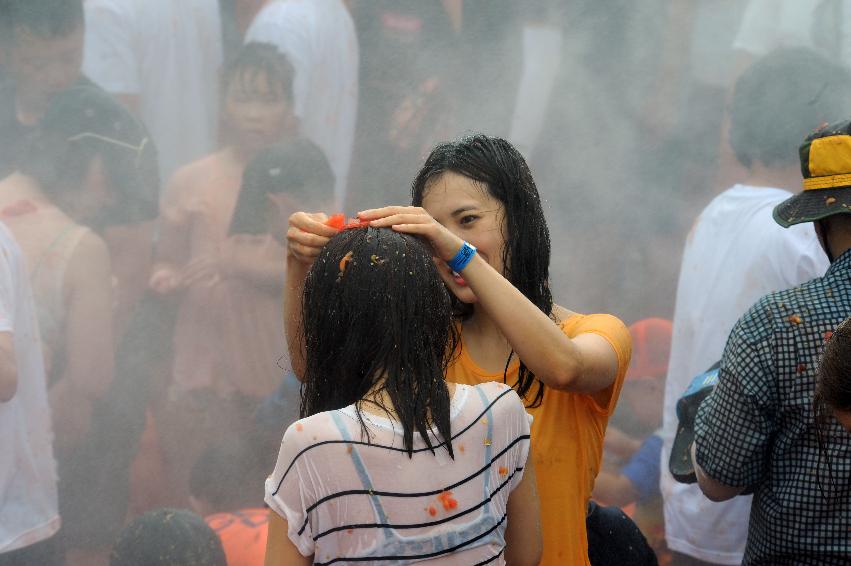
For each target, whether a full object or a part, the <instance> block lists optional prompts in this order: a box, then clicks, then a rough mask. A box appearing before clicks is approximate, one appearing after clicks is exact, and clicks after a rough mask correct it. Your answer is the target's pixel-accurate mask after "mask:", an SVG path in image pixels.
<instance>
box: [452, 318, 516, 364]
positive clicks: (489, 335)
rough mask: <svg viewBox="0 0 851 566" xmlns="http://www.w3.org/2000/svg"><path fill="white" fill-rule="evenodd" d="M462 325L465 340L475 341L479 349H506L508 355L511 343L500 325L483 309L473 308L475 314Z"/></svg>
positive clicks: (494, 350)
mask: <svg viewBox="0 0 851 566" xmlns="http://www.w3.org/2000/svg"><path fill="white" fill-rule="evenodd" d="M462 327H463V331H464V341H465V342H467V343H468V344H469V343H470V342H475V343H476V344H477V345H478V346H479V348H476V349H477V350H482V349H483V350H485V351H490V352H494V353H496V352H497V351H499V350H504V351H505V355H506V356H507V355H508V352H509V351H510V350H511V345H509V343H508V340H506V339H505V336H504V335H503V333H502V331H501V330H500V329H499V326H497V324H496V322H495V321H494V320H493V319H492V318H491V317H489V316H488V315H487V314H486V313H484V312H482V310H481V309H475V310H473V314H472V315H470V317H469V318H467V319H466V320H465V321H463V322H462Z"/></svg>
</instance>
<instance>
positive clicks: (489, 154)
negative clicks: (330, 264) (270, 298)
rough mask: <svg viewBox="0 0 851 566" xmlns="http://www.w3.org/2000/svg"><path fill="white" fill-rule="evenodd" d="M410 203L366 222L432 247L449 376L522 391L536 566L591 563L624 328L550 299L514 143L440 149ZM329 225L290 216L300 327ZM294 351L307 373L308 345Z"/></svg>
mask: <svg viewBox="0 0 851 566" xmlns="http://www.w3.org/2000/svg"><path fill="white" fill-rule="evenodd" d="M412 204H413V206H410V207H402V206H390V207H384V208H379V209H373V210H366V211H363V212H361V213H360V214H359V217H360V219H361V220H365V221H370V225H371V226H373V227H392V229H393V230H395V231H397V232H400V233H408V234H416V235H419V236H421V237H422V238H424V239H425V240H426V241H427V242H428V243H429V245H430V247H431V250H432V252H433V254H434V256H435V257H436V265H437V266H438V272H439V274H440V276H441V278H442V280H443V282H444V284H445V285H446V287H447V288H448V289H449V290H450V291H451V292H452V297H453V298H452V308H451V310H452V312H453V315H454V320H455V322H456V324H457V326H458V329H459V330H460V336H461V339H460V344H459V347H458V351H457V356H456V357H455V358H454V361H453V362H452V363H451V364H450V365H449V366H448V368H447V372H446V379H447V381H449V382H450V383H459V384H461V383H463V384H470V385H475V384H480V383H486V382H490V381H498V382H502V383H506V384H508V385H510V386H512V387H513V388H515V389H516V390H517V392H518V393H519V394H520V396H521V397H522V398H523V400H524V402H525V404H526V408H527V410H528V411H529V413H530V414H531V415H533V416H534V422H533V425H532V458H531V459H532V460H534V462H535V467H536V468H537V477H538V491H539V493H540V494H541V522H542V529H543V540H544V554H543V559H542V562H541V563H542V564H553V565H561V564H588V548H587V535H586V531H585V516H586V509H587V504H588V501H589V499H590V497H591V490H592V488H593V486H594V479H595V478H596V476H597V473H598V471H599V469H600V461H601V457H602V448H603V436H604V434H605V431H606V425H607V423H608V419H609V416H610V415H611V414H612V412H613V411H614V408H615V405H616V403H617V399H618V395H619V393H620V389H621V386H622V384H623V380H624V375H625V374H626V369H627V366H628V365H629V359H630V354H631V343H630V338H629V332H628V331H627V329H626V327H625V326H624V324H623V323H622V322H621V321H620V320H618V319H617V318H615V317H612V316H610V315H605V314H594V315H582V314H577V313H575V312H571V311H569V310H568V309H566V308H563V307H561V306H559V305H556V304H554V303H553V299H552V295H551V293H550V286H549V280H548V279H549V275H548V273H549V264H550V240H549V231H548V229H547V224H546V221H545V219H544V213H543V208H542V206H541V199H540V196H539V194H538V189H537V187H536V186H535V181H534V179H533V178H532V174H531V172H530V170H529V168H528V166H527V164H526V161H525V160H524V159H523V157H522V156H521V155H520V153H519V152H518V151H517V150H516V149H515V148H514V147H513V146H512V145H511V144H510V143H508V142H507V141H505V140H503V139H500V138H493V137H489V136H485V135H475V136H470V137H466V138H463V139H460V140H458V141H455V142H451V143H445V144H441V145H439V146H437V147H436V148H435V149H434V150H433V151H432V152H431V154H430V155H429V157H428V158H427V159H426V162H425V164H424V165H423V167H422V168H421V169H420V171H419V173H418V174H417V177H416V179H415V180H414V183H413V203H412ZM322 221H323V217H322V215H320V214H307V213H298V214H294V215H293V216H291V217H290V225H291V227H290V230H289V232H288V239H289V255H288V264H287V265H288V269H289V271H288V291H287V297H286V298H285V307H286V311H285V312H286V313H287V314H288V316H287V320H286V324H287V325H297V324H298V320H299V313H298V303H297V302H296V301H295V300H294V296H295V294H296V293H297V290H298V287H299V284H300V283H299V275H298V272H299V270H300V271H301V274H302V275H301V276H302V277H303V274H304V272H305V265H306V264H307V263H309V261H310V260H311V258H314V257H316V256H317V255H318V253H319V251H320V250H321V248H322V246H323V245H324V244H325V242H327V238H328V237H329V236H331V235H332V234H333V230H329V229H328V227H327V226H324V224H323V223H322ZM473 248H475V250H473ZM450 262H451V263H452V264H453V265H454V266H455V268H454V269H453V268H450V267H449V263H450ZM288 328H290V326H288ZM288 336H289V334H288ZM290 347H291V355H292V358H293V359H292V361H293V366H294V369H295V370H296V375H302V374H301V373H300V370H301V368H300V367H299V363H298V362H299V357H300V348H301V345H300V344H298V343H297V342H293V341H290Z"/></svg>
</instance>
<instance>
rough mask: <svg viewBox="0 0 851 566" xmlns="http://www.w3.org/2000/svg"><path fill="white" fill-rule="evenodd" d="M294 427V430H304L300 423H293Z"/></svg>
mask: <svg viewBox="0 0 851 566" xmlns="http://www.w3.org/2000/svg"><path fill="white" fill-rule="evenodd" d="M295 429H296V431H298V432H301V431H303V430H304V427H303V426H302V425H301V423H295Z"/></svg>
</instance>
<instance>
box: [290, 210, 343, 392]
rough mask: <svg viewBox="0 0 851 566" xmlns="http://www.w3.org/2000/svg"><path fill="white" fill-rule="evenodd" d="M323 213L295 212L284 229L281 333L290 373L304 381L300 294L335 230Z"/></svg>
mask: <svg viewBox="0 0 851 566" xmlns="http://www.w3.org/2000/svg"><path fill="white" fill-rule="evenodd" d="M327 219H328V217H327V216H326V215H325V214H322V213H314V214H310V213H307V212H296V213H295V214H293V215H292V216H290V221H289V224H290V226H289V229H288V230H287V278H286V284H285V287H284V330H285V331H286V334H287V349H288V351H289V353H290V363H291V364H292V370H293V373H295V375H296V377H297V378H298V379H299V380H300V381H302V380H304V355H305V353H304V343H303V341H302V338H301V320H302V319H301V305H302V303H301V295H302V291H303V290H304V279H305V278H306V277H307V273H308V271H310V266H311V265H313V262H314V260H315V259H316V257H317V256H318V255H319V253H320V252H321V251H322V247H323V246H324V245H325V244H326V243H328V240H330V239H331V237H332V236H334V234H336V233H337V231H336V230H335V229H334V228H331V227H329V226H326V225H325V224H324V222H325V221H326V220H327Z"/></svg>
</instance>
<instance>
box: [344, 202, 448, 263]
mask: <svg viewBox="0 0 851 566" xmlns="http://www.w3.org/2000/svg"><path fill="white" fill-rule="evenodd" d="M358 218H360V219H361V220H369V221H370V223H369V225H370V226H372V227H374V228H386V227H389V226H392V227H393V229H394V230H396V231H398V232H404V233H406V234H417V235H418V236H422V237H423V238H424V239H425V240H426V241H428V243H429V245H430V246H431V248H432V251H433V252H434V254H435V255H436V256H437V257H438V258H440V259H442V260H443V261H449V260H451V259H452V258H454V257H455V254H457V253H458V250H460V249H461V246H462V245H463V244H464V240H462V239H461V238H459V237H458V236H456V235H455V234H453V233H452V232H450V231H449V229H448V228H446V227H445V226H443V225H442V224H440V223H439V222H438V221H437V220H435V219H434V218H432V217H431V215H430V214H429V213H428V212H426V211H425V209H423V208H421V207H419V206H385V207H383V208H373V209H370V210H364V211H362V212H359V213H358Z"/></svg>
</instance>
